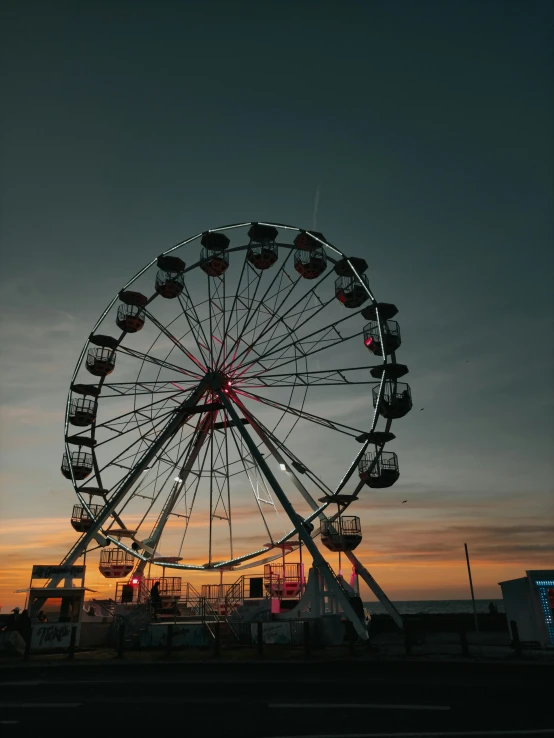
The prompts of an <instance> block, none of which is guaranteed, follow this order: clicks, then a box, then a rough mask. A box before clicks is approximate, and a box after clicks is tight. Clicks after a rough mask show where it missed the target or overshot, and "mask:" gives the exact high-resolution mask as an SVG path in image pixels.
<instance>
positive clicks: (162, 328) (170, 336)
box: [144, 308, 206, 376]
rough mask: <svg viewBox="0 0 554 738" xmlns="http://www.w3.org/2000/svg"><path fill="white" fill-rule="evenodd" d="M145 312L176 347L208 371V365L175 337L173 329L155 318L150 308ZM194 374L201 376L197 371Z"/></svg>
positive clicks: (201, 368)
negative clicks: (170, 329) (169, 328)
mask: <svg viewBox="0 0 554 738" xmlns="http://www.w3.org/2000/svg"><path fill="white" fill-rule="evenodd" d="M144 313H145V315H147V316H148V318H150V320H151V321H152V323H153V324H154V325H155V326H156V328H158V330H159V331H160V332H161V333H163V334H164V336H166V337H167V338H169V340H170V341H171V342H172V343H173V344H174V346H176V348H178V349H179V350H180V351H182V353H183V354H184V355H185V356H186V357H187V358H188V359H190V360H191V361H192V362H193V363H194V364H196V366H197V367H198V368H199V369H200V371H201V372H205V371H206V367H205V366H204V365H203V364H202V363H201V362H200V361H198V359H197V358H196V357H195V356H194V354H191V352H190V351H189V350H188V349H187V348H186V347H185V346H183V344H182V343H181V342H180V341H179V339H178V338H175V336H174V335H173V334H172V333H171V331H169V330H168V329H167V328H166V327H165V326H164V325H163V323H160V321H159V320H158V319H157V318H155V317H154V316H153V315H152V313H150V312H149V311H148V310H146V308H145V310H144ZM194 374H195V376H200V375H199V374H198V373H197V372H195V373H194Z"/></svg>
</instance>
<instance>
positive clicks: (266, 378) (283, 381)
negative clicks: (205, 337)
mask: <svg viewBox="0 0 554 738" xmlns="http://www.w3.org/2000/svg"><path fill="white" fill-rule="evenodd" d="M302 356H304V354H302V355H301V357H302ZM301 357H299V358H301ZM374 368H375V365H370V366H358V367H346V368H344V369H318V370H315V371H308V370H301V371H296V372H293V371H291V372H285V373H282V374H281V373H279V374H265V373H264V374H252V375H246V376H244V377H242V379H241V382H240V387H241V388H245V389H248V388H256V387H258V388H260V387H297V386H298V385H301V386H302V385H305V386H307V387H318V386H324V387H330V386H340V385H346V384H348V385H355V384H371V385H375V384H379V381H378V380H375V379H358V378H354V379H350V378H349V377H348V376H346V375H347V374H349V373H351V372H361V371H366V372H368V374H369V371H370V370H371V369H374ZM256 383H259V384H256Z"/></svg>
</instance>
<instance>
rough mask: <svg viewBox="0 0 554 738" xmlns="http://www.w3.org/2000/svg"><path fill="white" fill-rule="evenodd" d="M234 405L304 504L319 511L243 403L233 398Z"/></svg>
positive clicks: (322, 515)
mask: <svg viewBox="0 0 554 738" xmlns="http://www.w3.org/2000/svg"><path fill="white" fill-rule="evenodd" d="M235 403H236V404H237V405H238V406H239V407H240V409H241V410H242V412H243V413H244V414H245V415H246V417H247V418H248V420H249V421H250V425H251V426H252V428H254V430H255V431H256V433H257V434H258V435H259V437H260V438H261V440H262V442H263V443H264V445H265V446H266V448H267V449H268V451H269V453H270V454H271V455H272V456H273V458H274V459H275V460H276V461H277V463H278V464H282V465H283V466H285V467H286V471H285V474H286V475H287V477H288V478H289V479H290V480H291V482H292V483H293V484H294V486H295V487H296V489H297V490H298V491H299V492H300V494H301V495H302V497H303V498H304V499H305V500H306V502H307V503H308V505H309V506H310V507H311V508H312V510H313V511H314V512H315V511H316V510H319V509H320V507H321V505H318V503H317V502H316V501H315V500H314V498H313V497H312V496H311V494H310V493H309V492H308V490H307V489H306V487H304V485H303V484H302V482H301V481H300V479H298V477H297V476H296V474H294V473H293V472H292V471H291V470H290V469H289V465H288V464H287V463H285V461H286V460H285V459H284V458H283V456H281V454H280V453H279V451H278V449H277V448H276V447H275V445H274V444H273V443H272V442H271V440H270V438H269V437H268V435H267V433H265V432H264V431H263V430H262V429H261V428H260V426H259V425H258V423H257V422H256V418H255V417H254V416H253V415H252V413H250V412H248V410H247V409H246V408H245V406H244V405H243V403H242V402H241V401H240V400H239V399H238V398H235ZM283 445H284V444H283ZM319 517H320V518H321V517H324V513H323V512H321V513H320V515H319Z"/></svg>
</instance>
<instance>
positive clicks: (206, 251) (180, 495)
mask: <svg viewBox="0 0 554 738" xmlns="http://www.w3.org/2000/svg"><path fill="white" fill-rule="evenodd" d="M367 269H368V265H367V263H366V262H365V261H364V260H363V259H360V258H354V257H352V258H348V257H347V256H346V255H345V254H344V253H343V252H342V251H340V250H339V249H338V248H336V247H335V246H333V245H332V244H330V243H329V242H328V241H327V240H326V239H325V238H324V236H323V235H322V234H321V233H318V232H315V231H305V230H302V229H300V228H295V227H292V226H286V225H281V224H272V223H261V222H260V223H242V224H237V225H231V226H226V227H223V228H215V229H211V230H208V231H205V232H203V233H199V234H197V235H195V236H193V237H191V238H188V239H187V240H185V241H182V242H181V243H179V244H177V245H176V246H174V247H173V248H171V249H169V250H168V251H166V252H164V253H163V254H161V255H160V256H158V257H157V258H156V259H154V260H153V261H151V262H150V263H149V264H147V265H146V266H145V267H144V268H143V269H141V270H140V271H139V272H138V274H136V275H135V276H134V277H133V278H132V279H131V280H130V281H129V282H128V283H127V284H126V285H125V286H124V287H123V289H122V290H121V291H120V292H119V293H118V295H117V296H116V297H115V298H114V299H113V300H112V301H111V302H110V304H109V305H108V307H107V308H106V309H105V310H104V311H103V313H102V315H101V316H100V318H99V320H98V321H97V323H96V325H95V326H94V328H93V330H92V332H91V333H90V335H89V337H88V339H87V341H86V343H85V346H84V347H83V350H82V351H81V354H80V356H79V359H78V361H77V365H76V368H75V371H74V373H73V377H72V379H71V385H70V391H69V396H68V400H67V408H66V416H65V452H64V454H63V460H62V466H61V471H62V473H63V475H64V476H65V477H66V478H67V479H68V480H70V481H71V483H72V484H73V487H74V489H75V493H76V495H77V503H76V504H75V505H74V508H73V514H72V517H71V524H72V525H73V527H74V528H75V530H76V531H78V532H79V533H81V536H80V537H79V539H78V540H77V541H76V543H75V545H74V546H73V547H72V549H71V550H70V551H69V552H68V553H67V555H66V556H65V558H64V560H63V561H62V562H61V564H60V566H59V567H57V568H56V573H55V574H54V575H53V576H52V577H51V579H50V582H49V584H48V585H46V586H47V588H48V587H49V588H56V587H58V586H59V585H60V583H61V582H62V581H64V580H65V582H66V586H67V584H68V582H67V579H68V574H67V572H69V571H71V567H74V566H75V565H76V564H77V562H78V561H79V560H80V559H81V558H82V557H83V556H84V555H85V554H86V552H87V551H90V550H92V549H93V548H95V547H101V549H102V550H101V552H100V571H101V573H102V574H103V575H104V576H106V577H110V578H116V579H122V580H124V582H123V585H122V587H121V588H118V592H120V601H122V602H128V603H132V602H135V601H138V600H140V591H142V590H141V588H142V589H144V583H145V582H146V583H147V586H148V587H150V586H151V583H152V582H154V581H160V582H161V587H162V594H164V595H165V596H166V598H167V597H170V596H174V595H176V593H177V594H178V593H179V592H180V591H181V581H182V580H181V578H180V575H182V574H183V573H186V572H187V571H191V570H192V571H196V572H198V571H204V572H206V575H208V574H209V573H210V572H211V573H213V572H216V573H217V574H218V575H219V584H216V585H206V591H207V592H208V591H210V588H212V589H213V587H219V593H220V594H221V593H222V592H223V587H224V585H223V580H222V577H223V573H224V572H230V571H232V572H238V574H239V576H241V577H242V578H243V579H244V574H243V572H244V571H246V570H249V569H253V568H255V567H260V566H261V565H264V579H263V587H262V586H260V587H258V586H257V585H256V586H254V585H252V586H253V590H254V589H255V590H256V591H255V592H254V591H253V594H254V595H257V596H258V599H264V598H265V599H268V598H269V599H272V600H276V601H279V602H280V603H281V605H277V607H272V609H271V612H275V613H286V611H287V609H288V610H289V611H290V610H294V609H295V608H296V610H299V611H298V613H297V615H298V617H300V615H301V613H300V610H302V607H303V606H302V604H301V603H302V601H303V599H304V602H306V601H307V599H306V598H308V599H309V598H310V597H311V598H312V605H311V608H310V606H309V604H308V609H311V611H312V612H316V611H317V608H316V607H315V603H314V601H313V600H314V597H316V596H317V595H316V594H315V592H316V589H317V587H319V589H318V591H319V593H320V595H321V596H322V597H323V598H324V601H325V602H327V603H328V602H329V601H330V600H333V602H334V603H335V608H336V611H337V612H340V613H341V614H342V616H343V617H344V618H347V619H348V620H350V621H351V622H352V623H353V624H354V627H355V629H356V631H357V632H358V635H359V636H360V637H361V638H367V630H366V627H365V624H364V622H363V617H361V613H360V608H359V607H358V606H357V604H356V600H358V601H359V597H358V598H357V597H356V595H357V593H358V590H357V586H356V585H357V576H358V575H359V576H361V577H362V578H363V579H364V580H365V581H366V583H367V584H368V585H369V587H370V588H371V589H372V591H373V592H374V593H375V594H376V596H377V597H378V598H379V599H380V600H381V602H383V604H384V605H385V607H386V608H387V609H388V611H389V612H390V613H391V615H392V616H393V618H394V619H395V620H396V621H397V623H398V624H399V625H400V626H401V619H400V617H399V616H398V613H397V612H396V610H395V609H394V607H393V605H392V604H391V603H390V601H389V600H388V598H387V597H386V595H385V594H384V592H383V591H382V590H381V589H380V588H379V586H378V585H377V583H376V582H375V580H374V579H373V578H372V576H371V575H370V574H369V572H368V571H367V569H365V567H364V566H363V565H362V564H361V562H360V561H359V560H358V559H357V558H356V556H355V554H354V549H355V548H356V547H357V546H358V545H359V543H360V542H361V540H362V530H361V524H360V519H359V517H356V516H354V515H347V514H345V513H346V512H347V509H348V508H350V506H351V505H355V503H356V502H357V501H358V500H359V499H360V498H361V497H362V496H363V495H365V494H366V493H367V488H368V487H369V488H371V489H381V488H386V487H390V486H391V485H393V484H394V483H395V482H396V481H397V479H398V478H399V467H398V458H397V455H396V454H395V453H394V452H393V451H388V450H387V451H386V450H385V446H387V444H389V443H390V442H392V441H394V438H395V436H394V435H393V433H392V432H391V424H392V421H393V420H394V419H397V418H401V417H402V416H404V415H406V413H408V412H409V411H410V409H411V407H412V400H411V393H410V388H409V386H408V385H407V384H405V383H404V382H401V381H399V380H401V378H403V377H404V375H406V374H407V372H408V369H407V367H406V366H405V365H404V364H401V363H398V362H397V360H396V353H397V351H398V349H399V347H400V345H401V337H400V329H399V326H398V323H397V322H396V321H394V320H393V318H394V317H395V315H396V313H397V308H396V307H395V306H394V305H392V304H390V303H382V302H377V300H376V298H375V297H374V295H373V292H372V290H371V288H370V286H369V282H368V278H367V275H366V272H367ZM337 416H338V417H340V419H341V421H340V422H339V421H338V420H337V419H336V418H337ZM343 421H349V424H347V423H346V422H343ZM356 425H358V426H359V427H356ZM333 475H335V476H336V479H333ZM318 537H319V540H320V543H321V544H322V545H323V547H325V548H327V549H328V550H329V551H330V552H333V554H338V556H339V570H338V574H335V573H334V571H333V569H332V568H331V566H330V565H329V563H328V562H327V561H326V559H325V558H324V556H323V555H322V553H321V551H320V548H318V546H317V545H316V541H317V538H318ZM291 554H292V555H294V554H297V555H298V556H299V559H300V560H299V562H296V563H294V564H290V563H288V562H287V561H286V558H285V557H286V556H290V555H291ZM308 556H309V557H310V558H311V559H312V561H313V565H312V566H311V568H310V577H311V578H312V585H310V580H308V584H306V580H305V577H304V564H303V561H305V560H307V557H308ZM342 556H344V557H345V558H347V559H348V560H349V561H350V563H351V564H352V567H353V572H354V574H353V577H352V579H351V580H350V583H348V582H346V581H345V579H344V578H343V577H342V571H341V566H342V560H341V557H342ZM303 557H304V558H303ZM152 567H163V576H161V577H160V576H156V575H154V576H153V575H152V571H151V569H152ZM168 570H169V572H170V573H171V574H172V576H171V577H166V576H165V575H166V572H167V571H168ZM154 571H159V569H157V570H156V569H154ZM64 572H65V574H64ZM177 575H179V576H177ZM250 581H251V582H252V581H253V580H250ZM133 587H134V588H135V590H136V592H139V594H136V593H135V592H134V591H133ZM314 587H315V588H316V589H314ZM225 591H228V589H227V590H225ZM242 594H243V596H246V595H245V593H244V590H242ZM35 595H36V591H35ZM250 596H251V597H252V593H250ZM133 598H134V599H133ZM325 598H327V599H325ZM176 599H177V597H176V596H175V597H174V600H176ZM42 602H43V599H41V598H40V597H38V598H36V597H35V599H34V600H33V602H32V603H31V606H32V608H33V609H34V610H36V609H37V608H39V607H40V606H41V604H42ZM287 603H288V604H287ZM305 609H306V607H304V610H305ZM323 609H325V606H324V607H323Z"/></svg>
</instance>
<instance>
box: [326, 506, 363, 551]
mask: <svg viewBox="0 0 554 738" xmlns="http://www.w3.org/2000/svg"><path fill="white" fill-rule="evenodd" d="M361 542H362V524H361V522H360V518H358V517H357V516H355V515H340V516H339V517H337V518H335V519H334V520H330V519H329V518H323V519H322V521H321V543H323V545H324V546H326V547H327V548H328V549H329V551H333V552H335V553H338V552H344V551H353V550H354V549H355V548H357V547H358V546H359V545H360V543H361Z"/></svg>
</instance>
